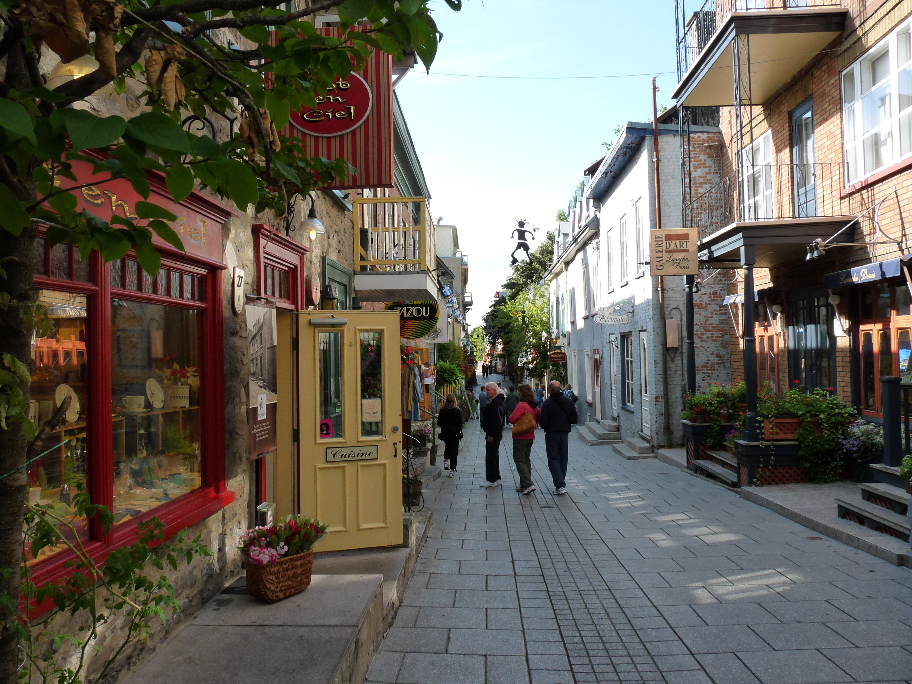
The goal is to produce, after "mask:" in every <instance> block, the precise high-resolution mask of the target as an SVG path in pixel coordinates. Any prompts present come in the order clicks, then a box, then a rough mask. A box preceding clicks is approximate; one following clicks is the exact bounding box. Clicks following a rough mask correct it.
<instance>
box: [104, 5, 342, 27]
mask: <svg viewBox="0 0 912 684" xmlns="http://www.w3.org/2000/svg"><path fill="white" fill-rule="evenodd" d="M343 1H344V0H318V1H317V2H314V3H312V4H311V5H310V6H309V7H308V8H307V14H314V13H316V12H322V11H324V10H328V9H332V8H333V7H338V6H339V5H341V4H342V2H343ZM282 4H284V2H282V1H281V0H186V2H182V3H180V4H174V5H156V6H155V7H149V8H147V9H141V10H136V11H135V12H133V17H134V18H135V19H137V20H140V21H161V20H171V21H177V20H179V19H180V18H182V17H184V16H185V15H187V14H197V13H199V12H205V11H206V10H212V9H218V10H229V11H231V12H244V11H246V10H252V9H262V8H263V7H278V6H279V5H282ZM124 16H125V17H126V13H125V15H124ZM305 16H306V15H305ZM136 23H139V21H134V22H132V23H131V22H127V21H123V20H122V21H121V26H131V25H132V24H136Z"/></svg>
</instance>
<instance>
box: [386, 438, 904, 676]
mask: <svg viewBox="0 0 912 684" xmlns="http://www.w3.org/2000/svg"><path fill="white" fill-rule="evenodd" d="M464 432H465V435H466V439H465V440H464V442H463V448H462V451H461V453H460V471H459V475H458V477H456V478H452V479H450V478H446V477H444V478H441V479H439V480H437V481H435V482H433V483H431V484H430V485H429V486H428V491H427V492H426V495H425V501H426V505H427V506H429V507H430V508H432V509H433V511H434V522H433V527H432V529H431V532H430V538H429V539H428V541H427V544H426V546H425V547H424V549H423V550H422V552H421V555H420V557H419V560H418V563H417V566H416V568H415V572H414V575H413V576H412V578H411V581H410V582H409V586H408V589H407V590H406V593H405V597H404V600H403V604H402V607H401V608H400V609H399V612H398V614H397V616H396V620H395V623H394V625H393V627H392V628H391V629H390V631H389V632H388V634H387V635H386V637H385V639H384V641H383V644H382V645H381V648H380V651H379V652H378V654H377V656H376V657H375V659H374V661H373V663H372V666H371V669H370V672H369V674H368V682H370V683H371V684H374V683H377V684H379V683H380V682H396V683H399V684H571V683H573V682H668V683H669V684H677V683H680V684H684V683H701V682H716V683H719V684H722V683H724V684H741V683H745V684H747V683H752V684H756V683H757V682H762V683H763V684H791V683H794V684H814V683H817V682H819V683H829V682H903V681H904V682H910V681H912V570H909V569H908V568H898V567H896V566H893V565H890V564H888V563H886V562H884V561H881V560H878V559H877V558H874V557H873V556H869V555H868V554H865V553H862V552H859V551H856V550H854V549H852V548H850V547H848V546H846V545H844V544H841V543H839V542H836V541H833V540H830V539H827V538H820V537H819V536H818V535H816V534H814V532H813V531H811V530H809V529H807V528H804V527H802V526H800V525H798V524H796V523H793V522H791V521H789V520H787V519H785V518H782V517H781V516H779V515H777V514H775V513H773V512H772V511H769V510H767V509H765V508H762V507H759V506H756V505H754V504H751V503H749V502H747V501H744V500H742V499H740V498H739V497H737V496H736V495H734V494H732V493H730V492H728V491H726V490H724V489H722V488H721V487H718V486H716V485H713V484H711V483H708V482H705V481H702V480H699V479H697V478H694V477H691V476H689V475H687V474H686V473H682V472H680V471H678V470H677V469H676V468H672V467H670V466H667V465H665V464H663V463H660V462H658V461H655V460H641V461H625V460H623V459H621V458H620V457H619V456H616V455H615V454H614V453H613V451H612V450H611V449H610V448H608V447H604V446H594V447H589V446H587V445H585V444H584V443H583V442H582V441H580V440H578V439H571V440H570V472H569V473H568V486H567V489H568V490H569V494H568V495H565V496H554V495H553V494H551V493H550V491H551V490H552V489H553V487H551V482H550V476H549V474H548V470H547V465H546V462H545V458H544V440H543V435H542V434H541V433H540V432H539V433H537V435H536V441H535V450H534V451H533V455H532V456H533V466H534V472H533V476H534V479H535V483H536V484H537V485H538V487H539V489H538V491H537V492H535V493H534V494H532V495H530V496H522V495H521V494H519V493H517V492H515V491H514V490H515V487H516V485H517V484H518V482H519V478H518V476H517V475H516V472H515V469H513V468H512V467H511V466H512V458H511V455H510V454H511V451H512V449H511V447H512V443H511V442H512V440H511V439H510V436H509V432H508V431H506V432H505V433H504V441H503V443H502V444H501V456H502V466H501V470H502V473H503V474H504V477H505V479H504V487H503V489H499V488H498V489H484V488H481V487H479V484H480V483H481V482H482V481H484V448H483V435H482V434H481V432H480V431H479V430H478V423H477V421H471V422H470V423H469V425H468V426H467V427H466V429H465V431H464ZM571 437H572V436H571Z"/></svg>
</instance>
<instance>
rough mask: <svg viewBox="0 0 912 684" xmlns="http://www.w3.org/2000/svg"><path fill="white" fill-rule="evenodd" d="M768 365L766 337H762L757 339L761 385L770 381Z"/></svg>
mask: <svg viewBox="0 0 912 684" xmlns="http://www.w3.org/2000/svg"><path fill="white" fill-rule="evenodd" d="M766 364H767V359H766V337H763V336H761V337H759V338H757V370H758V375H759V378H760V382H761V383H763V382H765V381H766V380H768V379H769V378H768V377H767V368H766Z"/></svg>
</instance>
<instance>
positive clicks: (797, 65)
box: [672, 0, 848, 107]
mask: <svg viewBox="0 0 912 684" xmlns="http://www.w3.org/2000/svg"><path fill="white" fill-rule="evenodd" d="M842 5H843V1H842V0H706V2H704V4H703V6H702V7H701V8H700V9H699V10H697V11H696V12H693V13H692V14H690V16H689V17H688V18H687V19H686V20H685V19H684V0H679V1H678V16H679V17H681V21H682V22H683V23H682V24H681V25H679V27H678V44H677V58H678V81H679V83H678V86H677V88H676V89H675V91H674V93H672V97H673V98H675V99H676V100H677V101H678V104H679V105H680V106H684V107H718V106H723V107H724V106H732V105H734V104H735V87H734V86H735V67H734V64H735V57H736V56H737V58H738V60H739V64H740V65H741V70H740V71H741V73H742V76H741V79H742V82H741V84H740V85H741V98H742V101H745V102H747V101H749V102H751V103H755V104H761V103H763V102H766V101H767V100H768V99H769V98H770V97H771V96H772V95H773V94H774V93H775V92H776V91H777V90H779V89H780V88H781V87H782V86H784V85H785V84H786V83H788V82H789V81H790V80H791V79H792V78H793V77H794V76H795V74H797V73H798V72H799V71H800V70H801V69H802V68H803V67H804V66H805V65H807V64H808V63H809V62H810V61H811V60H812V59H814V57H816V56H817V54H819V53H820V51H821V50H823V49H824V48H825V47H826V46H827V45H828V44H829V43H831V42H832V41H833V40H834V39H835V38H837V37H838V36H839V35H841V34H842V32H843V30H844V28H845V21H846V17H847V15H848V10H847V9H846V8H845V7H843V6H842ZM738 38H744V40H743V41H741V42H740V43H739V44H740V47H739V48H738V50H737V55H736V54H735V52H736V51H735V43H736V40H737V39H738ZM744 67H748V68H747V69H745V68H744Z"/></svg>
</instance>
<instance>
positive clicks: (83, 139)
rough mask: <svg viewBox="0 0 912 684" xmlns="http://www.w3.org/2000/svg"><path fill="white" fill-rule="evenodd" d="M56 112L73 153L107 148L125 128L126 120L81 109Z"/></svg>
mask: <svg viewBox="0 0 912 684" xmlns="http://www.w3.org/2000/svg"><path fill="white" fill-rule="evenodd" d="M0 101H2V100H0ZM57 111H59V112H60V115H61V116H62V117H63V120H64V123H65V125H66V130H67V133H69V134H70V142H71V143H72V144H73V151H74V152H79V151H80V150H85V149H89V148H98V147H107V146H108V145H110V144H111V143H114V142H116V141H117V140H118V139H119V138H120V136H122V135H123V133H124V131H125V130H126V128H127V122H126V120H125V119H123V118H122V117H119V116H108V117H100V116H96V115H95V114H92V113H91V112H87V111H85V110H83V109H60V110H57Z"/></svg>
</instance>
